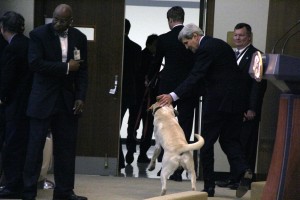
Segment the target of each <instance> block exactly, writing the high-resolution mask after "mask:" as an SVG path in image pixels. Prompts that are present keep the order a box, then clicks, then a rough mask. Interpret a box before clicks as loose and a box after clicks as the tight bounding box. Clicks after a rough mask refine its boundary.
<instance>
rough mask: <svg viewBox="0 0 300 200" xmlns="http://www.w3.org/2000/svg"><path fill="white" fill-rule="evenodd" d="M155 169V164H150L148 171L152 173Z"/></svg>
mask: <svg viewBox="0 0 300 200" xmlns="http://www.w3.org/2000/svg"><path fill="white" fill-rule="evenodd" d="M154 169H155V163H154V164H153V163H150V164H149V166H148V170H149V171H153V170H154Z"/></svg>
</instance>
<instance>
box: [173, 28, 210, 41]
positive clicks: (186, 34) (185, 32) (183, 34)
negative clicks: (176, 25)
mask: <svg viewBox="0 0 300 200" xmlns="http://www.w3.org/2000/svg"><path fill="white" fill-rule="evenodd" d="M194 33H196V34H197V35H204V33H203V31H202V30H201V28H199V27H198V26H196V25H195V24H187V25H185V26H184V27H183V28H182V30H181V31H180V32H179V35H178V40H179V41H182V39H184V38H185V39H192V37H193V34H194Z"/></svg>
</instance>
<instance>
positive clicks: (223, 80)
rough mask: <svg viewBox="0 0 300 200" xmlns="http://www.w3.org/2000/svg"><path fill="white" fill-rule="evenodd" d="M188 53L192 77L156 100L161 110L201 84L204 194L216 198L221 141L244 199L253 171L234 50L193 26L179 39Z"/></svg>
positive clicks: (181, 32) (239, 193)
mask: <svg viewBox="0 0 300 200" xmlns="http://www.w3.org/2000/svg"><path fill="white" fill-rule="evenodd" d="M178 39H179V41H181V42H182V43H183V44H184V45H185V47H186V48H187V49H190V50H191V51H192V52H193V53H194V54H195V64H194V66H193V68H192V70H191V72H190V74H189V76H188V77H187V78H186V79H185V81H183V83H181V84H180V85H179V86H178V87H177V88H176V89H175V90H174V91H173V92H171V93H170V94H163V95H160V96H158V97H157V99H158V101H159V103H160V105H161V106H165V105H168V104H171V103H172V102H173V101H176V100H178V99H182V98H184V97H185V96H188V95H189V93H190V92H191V90H192V89H193V88H194V87H195V86H198V87H200V86H201V84H199V83H201V82H202V81H204V85H205V92H206V93H205V95H204V97H203V110H202V114H203V120H202V130H201V135H202V137H203V138H204V140H205V144H204V146H203V147H202V148H201V150H200V160H201V164H202V167H203V178H204V190H203V191H204V192H207V193H208V196H209V197H213V196H214V194H215V176H214V144H215V142H216V141H217V140H218V139H219V143H220V145H221V148H222V150H223V151H224V153H225V154H226V156H227V159H228V161H229V164H230V166H232V167H233V169H234V170H235V171H236V172H237V173H238V174H240V177H241V179H240V180H241V181H240V184H239V187H238V189H237V191H236V196H237V197H242V196H243V195H244V194H245V193H246V192H247V191H248V189H249V186H250V183H251V179H252V171H251V170H250V169H249V166H248V164H247V162H246V160H245V158H244V155H243V153H242V152H243V151H242V149H241V145H240V142H239V132H240V131H241V127H242V122H243V107H244V106H243V101H242V99H243V95H244V93H245V91H243V90H242V88H241V86H240V84H239V83H240V81H241V80H240V77H241V76H240V73H241V72H240V71H239V69H238V66H237V63H236V58H235V54H234V52H233V50H232V48H231V47H230V46H229V45H228V44H227V43H226V42H224V41H222V40H220V39H216V38H212V37H209V36H204V34H203V31H202V30H201V29H200V28H199V27H198V26H196V25H194V24H188V25H186V26H185V27H184V28H183V29H182V30H181V31H180V33H179V35H178Z"/></svg>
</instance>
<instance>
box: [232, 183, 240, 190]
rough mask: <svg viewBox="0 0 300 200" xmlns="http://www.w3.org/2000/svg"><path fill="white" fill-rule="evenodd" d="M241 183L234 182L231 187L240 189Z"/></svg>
mask: <svg viewBox="0 0 300 200" xmlns="http://www.w3.org/2000/svg"><path fill="white" fill-rule="evenodd" d="M239 185H240V183H234V184H232V185H231V186H230V187H229V188H230V189H231V190H236V189H238V187H239Z"/></svg>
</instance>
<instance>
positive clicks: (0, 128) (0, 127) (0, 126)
mask: <svg viewBox="0 0 300 200" xmlns="http://www.w3.org/2000/svg"><path fill="white" fill-rule="evenodd" d="M6 45H7V41H6V40H5V39H4V37H3V35H2V33H0V59H1V57H2V53H3V50H4V48H5V47H6ZM0 69H2V64H1V60H0ZM0 71H1V70H0ZM0 73H1V72H0ZM0 77H1V74H0ZM4 121H5V119H4V113H3V108H2V107H1V106H0V152H2V146H3V139H4V132H5V131H4V129H5V126H4V124H5V123H4ZM1 166H2V164H1V160H0V174H1V175H2V167H1ZM0 185H2V179H1V178H0Z"/></svg>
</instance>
